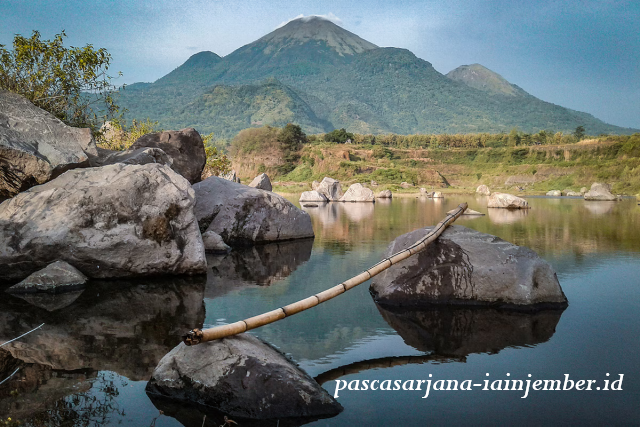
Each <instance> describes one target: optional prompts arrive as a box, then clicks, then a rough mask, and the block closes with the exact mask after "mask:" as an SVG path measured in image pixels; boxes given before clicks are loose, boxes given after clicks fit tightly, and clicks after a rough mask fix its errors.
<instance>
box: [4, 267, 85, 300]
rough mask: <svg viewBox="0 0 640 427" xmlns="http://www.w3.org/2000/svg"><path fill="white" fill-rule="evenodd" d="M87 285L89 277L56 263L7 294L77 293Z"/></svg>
mask: <svg viewBox="0 0 640 427" xmlns="http://www.w3.org/2000/svg"><path fill="white" fill-rule="evenodd" d="M85 283H87V276H85V275H84V274H82V273H81V272H80V271H78V269H77V268H75V267H74V266H72V265H69V264H68V263H66V262H64V261H56V262H54V263H51V264H49V265H48V266H46V267H45V268H43V269H42V270H40V271H37V272H35V273H33V274H31V275H30V276H29V277H27V278H26V279H24V280H23V281H22V282H20V283H18V284H17V285H13V286H12V287H10V288H9V289H7V292H9V293H13V294H21V293H35V292H47V293H50V294H59V293H63V292H70V291H76V290H78V289H81V288H83V287H84V284H85Z"/></svg>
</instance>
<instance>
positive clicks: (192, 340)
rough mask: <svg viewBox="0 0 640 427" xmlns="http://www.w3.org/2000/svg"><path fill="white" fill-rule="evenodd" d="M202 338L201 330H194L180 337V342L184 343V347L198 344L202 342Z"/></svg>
mask: <svg viewBox="0 0 640 427" xmlns="http://www.w3.org/2000/svg"><path fill="white" fill-rule="evenodd" d="M202 336H203V334H202V330H201V329H198V328H195V329H192V330H190V331H189V332H187V333H186V334H185V335H183V336H182V342H184V343H185V344H186V345H196V344H200V342H202Z"/></svg>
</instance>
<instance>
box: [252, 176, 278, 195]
mask: <svg viewBox="0 0 640 427" xmlns="http://www.w3.org/2000/svg"><path fill="white" fill-rule="evenodd" d="M249 187H253V188H257V189H258V190H265V191H271V190H272V189H273V187H272V186H271V180H270V179H269V176H268V175H267V174H266V173H261V174H260V175H258V176H256V177H255V178H253V181H251V183H250V184H249Z"/></svg>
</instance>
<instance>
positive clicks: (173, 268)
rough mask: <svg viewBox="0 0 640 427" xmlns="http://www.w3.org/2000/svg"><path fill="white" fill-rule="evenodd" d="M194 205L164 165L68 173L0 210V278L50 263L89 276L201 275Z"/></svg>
mask: <svg viewBox="0 0 640 427" xmlns="http://www.w3.org/2000/svg"><path fill="white" fill-rule="evenodd" d="M194 204H195V194H194V191H193V189H192V188H191V186H190V185H189V182H188V181H187V180H186V179H184V178H183V177H181V176H180V175H178V174H177V173H175V172H173V171H172V170H171V169H170V168H169V167H167V166H163V165H157V164H146V165H123V164H115V165H110V166H104V167H102V168H87V169H75V170H71V171H68V172H66V173H64V174H63V175H61V176H59V177H58V178H56V179H54V180H53V181H50V182H48V183H46V184H43V185H39V186H36V187H33V188H31V189H29V190H28V191H25V192H23V193H20V194H18V195H17V196H15V197H14V198H13V199H10V200H7V201H5V202H4V203H2V204H0V279H5V280H21V279H23V278H25V277H27V276H28V275H29V274H31V273H33V272H35V271H37V270H40V269H41V268H43V267H45V266H47V265H48V264H49V263H51V262H53V261H55V260H63V261H66V262H68V263H70V264H71V265H73V266H75V267H76V268H77V269H78V270H80V271H82V273H84V274H85V275H87V276H89V277H93V278H100V277H102V278H106V277H125V276H147V275H158V274H195V273H204V272H206V260H205V254H204V246H203V244H202V237H201V236H200V232H199V230H198V223H197V221H196V218H195V216H194V214H193V206H194Z"/></svg>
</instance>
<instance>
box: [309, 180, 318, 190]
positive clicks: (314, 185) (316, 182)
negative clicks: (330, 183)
mask: <svg viewBox="0 0 640 427" xmlns="http://www.w3.org/2000/svg"><path fill="white" fill-rule="evenodd" d="M319 186H320V183H319V182H318V181H313V182H312V183H311V189H312V190H313V191H316V190H317V189H318V187H319Z"/></svg>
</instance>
